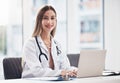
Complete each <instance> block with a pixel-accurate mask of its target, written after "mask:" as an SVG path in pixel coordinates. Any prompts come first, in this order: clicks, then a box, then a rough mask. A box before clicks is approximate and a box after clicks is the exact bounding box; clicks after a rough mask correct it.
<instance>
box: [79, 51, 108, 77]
mask: <svg viewBox="0 0 120 83" xmlns="http://www.w3.org/2000/svg"><path fill="white" fill-rule="evenodd" d="M105 57H106V50H81V51H80V57H79V63H78V72H77V77H78V78H81V77H95V76H102V74H103V71H104V68H105Z"/></svg>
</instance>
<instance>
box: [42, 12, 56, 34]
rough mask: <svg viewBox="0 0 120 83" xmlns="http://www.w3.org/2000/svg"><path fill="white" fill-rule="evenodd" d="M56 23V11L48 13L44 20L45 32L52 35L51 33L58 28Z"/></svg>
mask: <svg viewBox="0 0 120 83" xmlns="http://www.w3.org/2000/svg"><path fill="white" fill-rule="evenodd" d="M56 22H57V21H56V15H55V13H54V11H53V10H48V11H46V12H45V14H44V15H43V18H42V27H43V31H44V32H46V33H51V31H52V30H53V29H54V28H55V27H56Z"/></svg>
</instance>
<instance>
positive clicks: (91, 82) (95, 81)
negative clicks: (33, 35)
mask: <svg viewBox="0 0 120 83" xmlns="http://www.w3.org/2000/svg"><path fill="white" fill-rule="evenodd" d="M17 82H19V83H56V82H57V83H62V82H63V83H120V76H108V77H90V78H79V79H77V78H76V79H74V80H70V81H43V80H39V79H33V78H32V79H11V80H0V83H17Z"/></svg>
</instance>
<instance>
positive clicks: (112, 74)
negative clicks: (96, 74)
mask: <svg viewBox="0 0 120 83" xmlns="http://www.w3.org/2000/svg"><path fill="white" fill-rule="evenodd" d="M116 75H120V72H117V71H116V72H115V71H104V72H103V76H116Z"/></svg>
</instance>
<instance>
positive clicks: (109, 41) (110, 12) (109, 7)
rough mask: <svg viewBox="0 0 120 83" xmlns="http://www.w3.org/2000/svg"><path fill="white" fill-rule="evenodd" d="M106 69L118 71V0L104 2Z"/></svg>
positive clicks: (119, 68) (119, 18)
mask: <svg viewBox="0 0 120 83" xmlns="http://www.w3.org/2000/svg"><path fill="white" fill-rule="evenodd" d="M104 5H105V6H104V7H105V8H104V19H105V26H104V29H105V49H107V61H106V64H107V65H106V68H108V69H113V70H119V71H120V0H105V1H104Z"/></svg>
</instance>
